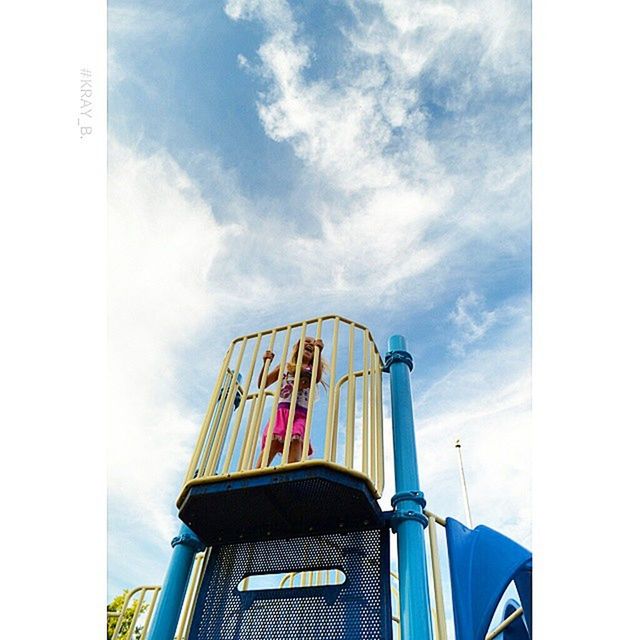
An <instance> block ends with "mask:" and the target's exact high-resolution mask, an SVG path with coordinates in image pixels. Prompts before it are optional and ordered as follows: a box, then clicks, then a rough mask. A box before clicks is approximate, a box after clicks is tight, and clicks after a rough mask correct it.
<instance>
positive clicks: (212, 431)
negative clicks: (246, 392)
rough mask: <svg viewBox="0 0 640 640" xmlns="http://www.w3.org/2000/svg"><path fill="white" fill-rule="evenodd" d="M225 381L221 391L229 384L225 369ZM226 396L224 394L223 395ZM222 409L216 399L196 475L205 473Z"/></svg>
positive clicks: (229, 377)
mask: <svg viewBox="0 0 640 640" xmlns="http://www.w3.org/2000/svg"><path fill="white" fill-rule="evenodd" d="M226 378H227V380H226V382H225V383H224V386H223V387H222V391H224V389H225V388H228V386H229V385H230V384H231V378H232V376H231V372H230V371H229V370H228V369H227V372H226ZM225 398H226V396H225ZM223 410H224V402H223V401H222V402H221V401H220V400H219V401H218V403H217V404H216V408H215V411H214V413H213V418H212V419H211V426H210V427H209V433H208V434H207V440H206V442H205V445H204V447H203V449H202V460H201V461H200V466H199V468H198V476H199V477H202V476H204V474H205V470H206V468H207V465H208V464H209V459H210V458H211V448H212V446H213V442H214V440H215V438H216V437H217V436H218V427H219V425H220V421H221V419H222V412H223Z"/></svg>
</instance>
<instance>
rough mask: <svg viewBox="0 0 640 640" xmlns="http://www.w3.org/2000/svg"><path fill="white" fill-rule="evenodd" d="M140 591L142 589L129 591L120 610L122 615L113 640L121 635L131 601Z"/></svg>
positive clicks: (115, 628) (117, 623) (114, 630)
mask: <svg viewBox="0 0 640 640" xmlns="http://www.w3.org/2000/svg"><path fill="white" fill-rule="evenodd" d="M138 591H140V587H138V588H136V589H133V590H131V591H129V592H128V593H127V594H126V596H125V597H124V599H123V602H122V609H121V610H120V615H119V616H118V620H117V621H116V626H115V627H114V629H113V635H112V636H111V637H112V640H115V639H116V638H117V637H118V636H119V635H120V629H121V628H122V623H123V622H124V616H125V613H126V611H127V609H128V608H129V600H131V598H132V597H133V594H134V593H138Z"/></svg>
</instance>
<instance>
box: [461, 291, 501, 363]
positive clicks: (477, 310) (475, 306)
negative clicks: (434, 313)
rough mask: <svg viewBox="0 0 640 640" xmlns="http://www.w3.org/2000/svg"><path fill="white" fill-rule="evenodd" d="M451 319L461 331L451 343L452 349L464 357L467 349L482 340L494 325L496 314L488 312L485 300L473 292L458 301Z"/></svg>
mask: <svg viewBox="0 0 640 640" xmlns="http://www.w3.org/2000/svg"><path fill="white" fill-rule="evenodd" d="M449 318H450V319H451V321H452V322H453V324H454V325H455V326H456V327H457V329H458V330H459V335H458V336H457V337H456V338H455V339H454V340H452V341H451V343H450V346H451V349H452V350H453V352H454V353H456V354H457V355H463V354H464V351H465V347H466V346H467V345H470V344H472V343H474V342H477V341H478V340H480V339H481V338H482V337H483V336H484V335H485V333H486V332H487V331H488V330H489V328H490V327H491V326H492V325H493V324H494V322H495V321H496V312H495V311H488V310H487V309H486V307H485V304H484V300H483V299H482V298H481V297H480V296H479V295H478V294H477V293H474V292H473V291H472V292H470V293H467V294H466V295H464V296H460V297H459V298H458V299H457V300H456V306H455V309H454V311H453V312H452V313H451V315H450V316H449Z"/></svg>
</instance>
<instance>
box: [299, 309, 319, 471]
mask: <svg viewBox="0 0 640 640" xmlns="http://www.w3.org/2000/svg"><path fill="white" fill-rule="evenodd" d="M321 339H322V319H321V318H319V319H318V326H317V327H316V340H321ZM321 358H322V353H321V352H320V349H319V348H318V347H317V346H314V347H313V368H312V370H311V386H310V387H309V406H308V407H307V420H306V422H305V424H304V439H303V442H302V458H301V460H302V462H304V461H305V460H306V459H307V457H308V455H307V454H308V451H309V442H310V440H311V421H312V418H313V405H314V403H315V400H316V388H317V386H318V385H317V384H316V377H317V376H318V367H320V366H321V362H320V360H321Z"/></svg>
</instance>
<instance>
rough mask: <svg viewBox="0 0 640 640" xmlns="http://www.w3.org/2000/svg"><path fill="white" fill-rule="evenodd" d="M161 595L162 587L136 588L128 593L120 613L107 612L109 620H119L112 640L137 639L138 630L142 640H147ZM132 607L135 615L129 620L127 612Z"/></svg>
mask: <svg viewBox="0 0 640 640" xmlns="http://www.w3.org/2000/svg"><path fill="white" fill-rule="evenodd" d="M159 593H160V587H157V586H153V587H150V586H142V587H136V588H135V589H132V590H131V591H128V592H127V594H126V596H125V598H124V601H123V602H122V608H121V609H120V611H107V618H109V617H112V618H115V617H116V616H117V618H118V619H117V621H116V625H115V627H114V628H113V633H112V634H111V637H110V640H131V639H132V638H134V637H135V638H137V637H138V634H137V633H136V629H139V630H140V632H139V633H140V636H139V638H140V640H145V638H146V637H147V633H148V631H149V622H150V620H151V616H152V615H153V610H154V608H155V605H156V601H157V599H158V594H159ZM136 596H137V599H136ZM148 598H150V601H148ZM130 603H131V604H130ZM131 607H133V615H131V618H130V619H129V615H128V613H127V612H128V611H129V610H130V609H131ZM134 634H135V635H134Z"/></svg>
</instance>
